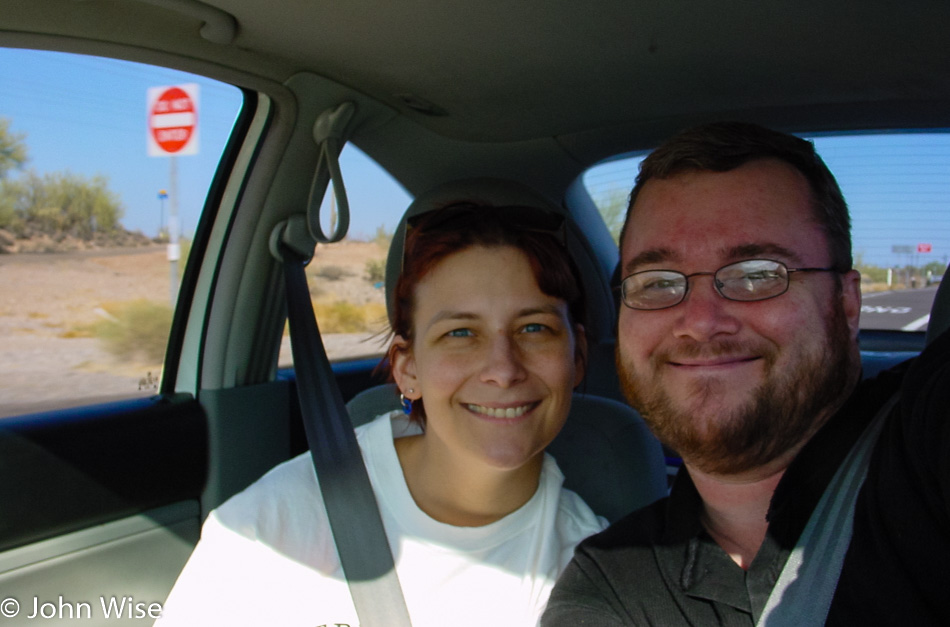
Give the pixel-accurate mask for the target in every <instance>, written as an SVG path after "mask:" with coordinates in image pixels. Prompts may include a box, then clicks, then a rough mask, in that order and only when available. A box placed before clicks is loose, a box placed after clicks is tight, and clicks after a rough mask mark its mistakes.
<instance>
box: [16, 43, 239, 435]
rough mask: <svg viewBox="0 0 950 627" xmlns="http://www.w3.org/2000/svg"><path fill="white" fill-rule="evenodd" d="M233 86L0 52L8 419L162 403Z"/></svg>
mask: <svg viewBox="0 0 950 627" xmlns="http://www.w3.org/2000/svg"><path fill="white" fill-rule="evenodd" d="M242 102H243V95H242V93H241V91H240V90H239V89H237V88H236V87H233V86H231V85H227V84H223V83H219V82H216V81H212V80H209V79H206V78H204V77H200V76H194V75H190V74H185V73H182V72H178V71H174V70H170V69H166V68H160V67H151V66H147V65H141V64H137V63H130V62H125V61H117V60H112V59H103V58H97V57H90V56H82V55H76V54H64V53H56V52H46V51H35V50H19V49H0V336H2V341H0V416H9V415H13V414H21V413H27V412H33V411H42V410H47V409H53V408H58V407H66V406H70V405H80V404H88V403H91V402H100V401H106V400H115V399H123V398H130V397H136V396H147V395H151V394H154V393H155V392H156V390H157V389H158V384H159V381H160V379H161V375H162V361H163V357H164V353H165V346H166V343H167V337H168V332H169V329H170V324H171V319H172V311H173V303H174V301H175V299H176V297H177V287H178V281H179V279H180V276H181V273H182V271H183V269H184V268H183V266H184V262H185V259H186V258H187V254H188V250H189V243H190V241H191V238H192V236H193V234H194V230H195V227H196V225H197V222H198V218H199V215H200V212H201V210H202V208H203V205H204V202H205V197H206V195H207V193H208V188H209V185H210V183H211V180H212V177H213V175H214V172H215V168H216V167H217V165H218V162H219V160H220V158H221V154H222V151H223V149H224V146H225V144H226V142H227V140H228V137H229V135H230V134H231V132H232V129H233V127H234V123H235V120H236V118H237V116H238V113H239V112H240V109H241V106H242Z"/></svg>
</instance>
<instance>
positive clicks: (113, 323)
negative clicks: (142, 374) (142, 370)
mask: <svg viewBox="0 0 950 627" xmlns="http://www.w3.org/2000/svg"><path fill="white" fill-rule="evenodd" d="M103 309H105V310H106V311H107V312H108V313H109V314H110V315H111V316H112V318H111V319H109V320H103V321H102V322H98V323H96V325H95V333H96V337H98V338H99V340H100V341H102V343H103V344H104V346H105V348H106V350H107V351H109V352H110V353H112V355H114V356H115V357H117V358H118V359H120V360H122V361H129V362H131V361H136V360H143V361H146V362H147V363H161V361H162V360H163V359H164V357H165V346H166V344H167V343H168V333H169V331H170V330H171V326H172V310H171V308H170V307H169V306H168V305H162V304H159V303H155V302H152V301H149V300H134V301H130V302H127V303H120V304H116V305H106V306H104V307H103Z"/></svg>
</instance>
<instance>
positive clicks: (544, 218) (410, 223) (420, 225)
mask: <svg viewBox="0 0 950 627" xmlns="http://www.w3.org/2000/svg"><path fill="white" fill-rule="evenodd" d="M488 215H490V216H491V218H492V219H494V220H497V222H498V223H499V224H500V225H502V226H503V227H505V228H508V229H511V230H513V231H527V232H531V233H544V234H546V235H551V236H552V237H554V239H555V240H556V241H557V243H558V244H560V245H561V246H562V247H563V248H565V249H566V248H567V228H566V224H565V221H564V216H563V215H560V214H557V213H554V212H552V211H547V210H544V209H539V208H537V207H528V206H522V205H510V206H503V207H493V206H483V205H474V204H455V205H448V206H446V207H443V208H441V209H434V210H432V211H426V212H425V213H418V214H416V215H414V216H411V217H410V218H408V219H407V220H406V229H405V235H404V238H408V236H409V233H410V232H411V231H412V230H413V229H421V230H422V231H423V232H427V231H433V230H444V231H455V230H462V229H466V228H475V227H474V226H473V225H477V224H478V222H479V221H481V220H484V219H485V218H486V217H487V216H488ZM405 244H406V240H405V239H403V248H402V265H403V266H405V261H406V245H405Z"/></svg>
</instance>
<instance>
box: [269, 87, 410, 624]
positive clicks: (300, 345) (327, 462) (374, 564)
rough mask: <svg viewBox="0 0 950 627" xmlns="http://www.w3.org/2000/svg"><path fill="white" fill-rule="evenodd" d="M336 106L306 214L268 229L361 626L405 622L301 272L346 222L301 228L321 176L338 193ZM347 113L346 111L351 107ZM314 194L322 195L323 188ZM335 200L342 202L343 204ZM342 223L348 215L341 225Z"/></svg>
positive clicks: (313, 448) (317, 461) (312, 437)
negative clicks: (325, 229)
mask: <svg viewBox="0 0 950 627" xmlns="http://www.w3.org/2000/svg"><path fill="white" fill-rule="evenodd" d="M350 106H351V107H352V105H350ZM341 109H342V107H341V108H339V109H337V110H336V111H328V112H324V114H323V115H321V117H320V118H318V121H317V125H315V135H317V131H318V128H319V125H320V124H321V121H322V122H323V124H324V128H325V129H326V130H327V131H328V132H329V133H330V135H332V136H333V137H334V140H335V141H334V142H332V143H330V144H329V145H328V143H327V142H322V143H321V142H320V141H319V140H320V138H319V137H317V139H318V143H319V144H320V147H321V156H320V160H319V163H318V166H317V173H316V174H315V175H314V185H313V186H312V188H311V192H310V194H311V198H310V200H309V205H310V207H309V210H308V214H310V215H308V216H304V215H300V214H298V215H296V216H292V217H291V218H290V219H288V220H287V221H285V222H282V223H281V224H279V225H278V226H277V227H276V228H275V229H274V231H273V233H272V234H271V240H270V245H271V252H272V253H273V254H274V255H275V256H276V257H277V258H278V259H279V260H280V261H281V262H282V263H283V267H284V278H285V283H286V292H287V317H288V321H289V324H290V340H291V350H292V352H293V357H294V369H295V371H296V381H297V394H298V397H299V399H300V410H301V413H302V415H303V424H304V431H305V432H306V436H307V443H308V445H309V447H310V454H311V457H312V458H313V465H314V468H315V469H316V475H317V481H318V483H319V485H320V491H321V492H322V494H323V501H324V504H325V506H326V510H327V519H328V520H329V523H330V530H331V533H332V534H333V540H334V542H335V543H336V547H337V553H338V554H339V556H340V564H341V566H342V568H343V573H344V575H345V576H346V582H347V585H348V586H349V590H350V595H351V597H352V598H353V605H354V606H355V607H356V613H357V616H358V617H359V622H360V626H361V627H410V626H411V623H410V620H409V612H408V610H407V609H406V602H405V599H404V597H403V594H402V588H401V586H400V585H399V579H398V577H397V576H396V570H395V564H394V561H393V555H392V551H391V550H390V547H389V541H388V539H387V538H386V531H385V529H384V527H383V521H382V517H381V516H380V513H379V505H378V504H377V502H376V497H375V495H374V493H373V487H372V485H371V484H370V481H369V475H368V473H367V471H366V466H365V464H364V463H363V456H362V453H361V452H360V448H359V444H358V443H357V441H356V433H355V432H354V431H353V425H352V423H351V422H350V419H349V415H348V413H347V411H346V406H345V404H344V403H343V395H342V394H341V393H340V389H339V387H338V386H337V384H336V379H335V377H334V375H333V369H332V368H331V366H330V360H329V359H328V358H327V354H326V350H325V349H324V346H323V342H322V340H321V339H320V330H319V327H318V326H317V320H316V316H315V315H314V312H313V303H312V302H311V300H310V289H309V287H308V285H307V276H306V273H305V271H304V268H305V266H306V265H307V263H309V261H310V258H311V256H312V253H313V249H314V246H315V245H316V241H323V242H328V241H338V240H339V239H342V237H343V235H345V233H346V231H345V227H344V228H343V229H340V228H337V229H336V232H335V233H334V235H333V238H335V239H331V238H326V237H325V236H323V234H322V231H319V229H318V235H317V237H314V236H313V230H312V229H311V228H309V226H308V222H309V223H310V224H312V223H314V222H317V223H319V216H313V215H312V212H313V208H314V207H316V209H317V211H319V205H320V203H319V202H316V203H315V200H314V192H315V189H314V188H315V187H316V186H318V185H319V183H320V180H321V179H322V180H323V185H324V191H325V186H326V182H327V179H331V178H332V180H333V183H334V186H333V187H334V192H335V193H337V194H338V195H341V194H344V193H345V192H344V191H343V186H342V181H341V180H340V176H339V165H338V163H337V157H338V155H339V150H340V148H341V146H340V145H339V143H337V141H336V140H340V139H341V137H342V131H343V127H345V125H346V123H347V122H348V121H349V117H346V116H344V117H345V119H344V120H343V121H342V126H341V125H340V123H339V120H340V119H342V118H340V117H339V116H337V118H336V120H337V122H336V123H335V122H334V119H333V118H332V116H334V115H336V114H338V113H339V112H340V111H341ZM349 113H350V115H352V111H350V112H349ZM327 116H331V119H330V122H327V121H326V118H327ZM328 162H332V163H333V164H334V165H335V167H334V165H328ZM324 168H328V169H329V174H330V176H326V174H325V173H324V172H322V169H324ZM319 193H320V196H321V199H322V194H323V192H319ZM341 205H342V206H344V207H345V206H346V205H345V201H344V203H341ZM348 220H349V218H348V216H347V217H346V222H348ZM341 223H345V222H344V221H343V220H342V219H341V220H340V221H339V222H338V225H339V224H341Z"/></svg>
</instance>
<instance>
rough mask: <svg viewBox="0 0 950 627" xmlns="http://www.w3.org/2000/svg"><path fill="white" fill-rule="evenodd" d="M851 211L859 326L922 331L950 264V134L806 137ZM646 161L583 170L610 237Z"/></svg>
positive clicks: (630, 159)
mask: <svg viewBox="0 0 950 627" xmlns="http://www.w3.org/2000/svg"><path fill="white" fill-rule="evenodd" d="M808 139H811V140H812V141H814V143H815V147H816V149H817V150H818V153H819V154H820V155H821V157H822V158H823V159H824V160H825V163H827V165H828V167H829V168H830V169H831V171H832V172H833V173H834V175H835V177H836V178H837V180H838V183H839V185H840V186H841V190H842V192H843V193H844V197H845V199H846V200H847V202H848V206H849V208H850V210H851V221H852V241H853V250H854V263H855V267H857V268H858V269H859V270H860V271H861V275H862V290H863V293H864V299H863V301H864V303H863V306H862V311H861V328H863V329H878V330H898V331H925V330H926V329H927V322H928V320H929V312H930V307H931V305H932V303H933V299H934V295H935V293H936V290H937V285H938V283H939V281H940V279H941V278H942V276H943V273H944V270H945V269H946V267H947V262H948V259H950V212H948V211H947V210H946V208H945V206H946V202H947V199H948V198H950V134H946V133H889V134H865V135H838V136H816V137H808ZM642 159H643V155H636V156H631V157H627V158H623V159H618V160H615V161H610V162H606V163H603V164H600V165H598V166H595V167H594V168H591V169H590V170H588V171H587V172H586V173H585V175H584V184H585V186H586V187H587V189H588V192H589V193H590V194H591V196H592V197H593V199H594V202H595V203H596V204H597V206H598V208H599V209H600V211H601V214H602V215H603V216H604V220H605V221H606V222H607V225H608V227H609V228H610V229H611V232H613V233H614V234H615V238H616V237H617V236H618V235H619V232H620V227H621V226H622V223H623V214H624V210H625V208H626V201H627V196H628V194H629V193H630V188H631V187H632V186H633V181H634V179H635V177H636V174H637V169H638V167H639V164H640V161H641V160H642Z"/></svg>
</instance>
